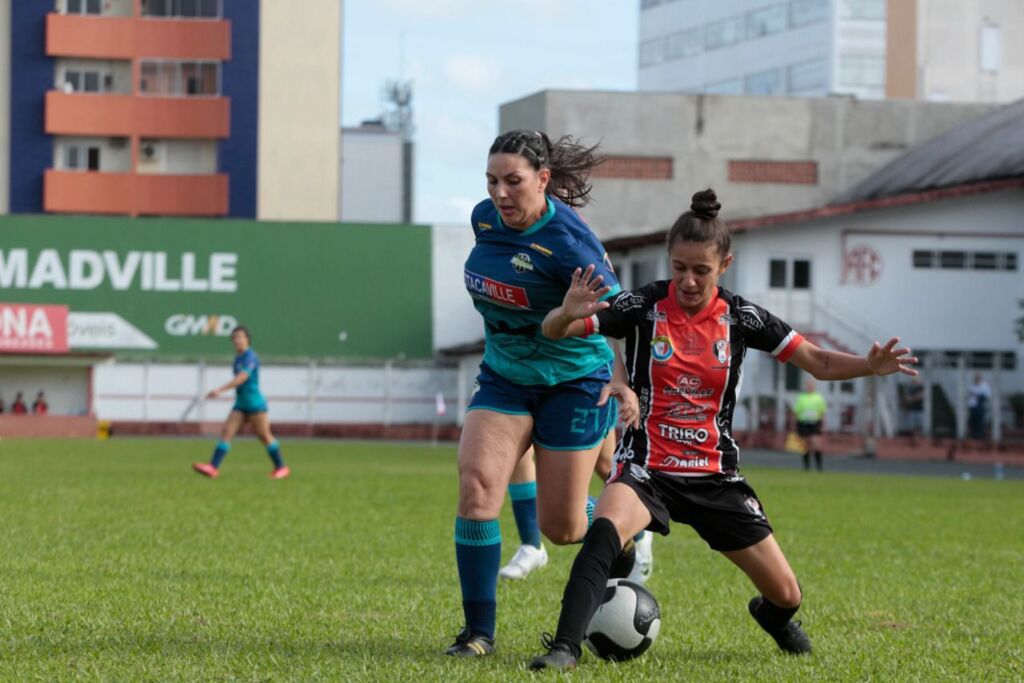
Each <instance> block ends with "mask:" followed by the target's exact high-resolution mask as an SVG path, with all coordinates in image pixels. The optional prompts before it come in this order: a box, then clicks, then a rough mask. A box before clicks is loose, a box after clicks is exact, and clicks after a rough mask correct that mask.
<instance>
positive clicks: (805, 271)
mask: <svg viewBox="0 0 1024 683" xmlns="http://www.w3.org/2000/svg"><path fill="white" fill-rule="evenodd" d="M810 288H811V262H810V261H807V260H804V259H797V260H795V261H793V289H810Z"/></svg>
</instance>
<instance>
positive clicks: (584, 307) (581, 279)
mask: <svg viewBox="0 0 1024 683" xmlns="http://www.w3.org/2000/svg"><path fill="white" fill-rule="evenodd" d="M593 275H594V265H593V264H591V265H589V266H587V269H586V270H581V269H580V268H577V269H576V270H575V271H574V272H573V274H572V284H570V285H569V289H568V291H566V293H565V298H564V299H563V300H562V313H563V314H564V315H565V316H566V317H568V318H570V319H572V320H583V319H584V318H589V317H590V316H592V315H594V314H595V313H597V312H598V311H600V310H603V309H605V308H608V306H609V304H608V302H607V301H601V297H603V296H604V295H606V294H607V293H608V292H610V291H612V288H611V287H608V286H604V287H602V286H601V283H602V282H603V281H604V276H603V275H598V276H597V277H593Z"/></svg>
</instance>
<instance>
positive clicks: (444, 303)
mask: <svg viewBox="0 0 1024 683" xmlns="http://www.w3.org/2000/svg"><path fill="white" fill-rule="evenodd" d="M474 244H475V239H474V237H473V229H472V228H471V227H470V226H469V223H468V222H467V223H466V224H464V225H435V226H433V227H432V229H431V246H432V250H433V254H432V256H431V268H432V271H433V275H432V283H433V296H434V351H435V352H437V351H438V350H440V349H444V348H448V347H450V346H458V345H460V344H470V343H472V342H475V341H479V340H480V339H483V337H484V324H483V318H481V317H480V314H479V313H477V311H476V309H475V308H474V307H473V300H472V299H471V298H470V297H469V294H467V293H466V286H465V283H464V281H463V277H462V273H463V265H464V264H465V262H466V258H467V257H468V256H469V252H470V251H471V250H472V249H473V245H474Z"/></svg>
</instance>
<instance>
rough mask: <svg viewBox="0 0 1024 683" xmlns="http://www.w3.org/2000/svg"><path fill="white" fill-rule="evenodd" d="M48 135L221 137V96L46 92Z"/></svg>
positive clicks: (226, 118)
mask: <svg viewBox="0 0 1024 683" xmlns="http://www.w3.org/2000/svg"><path fill="white" fill-rule="evenodd" d="M44 126H45V131H46V132H47V133H48V134H50V135H104V136H124V137H128V136H132V135H137V136H139V137H158V138H226V137H228V136H229V135H230V132H231V101H230V99H228V98H227V97H150V96H141V95H140V96H132V95H116V94H99V93H65V92H60V91H58V90H51V91H50V92H48V93H46V117H45V124H44Z"/></svg>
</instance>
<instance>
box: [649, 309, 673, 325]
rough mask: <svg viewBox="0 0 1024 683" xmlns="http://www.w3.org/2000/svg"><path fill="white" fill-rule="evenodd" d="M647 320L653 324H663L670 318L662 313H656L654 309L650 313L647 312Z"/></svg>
mask: <svg viewBox="0 0 1024 683" xmlns="http://www.w3.org/2000/svg"><path fill="white" fill-rule="evenodd" d="M646 318H647V319H648V320H650V321H651V322H658V323H663V322H665V321H666V320H668V316H667V315H665V314H664V313H662V312H661V311H655V310H653V309H652V310H650V311H647V315H646Z"/></svg>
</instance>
